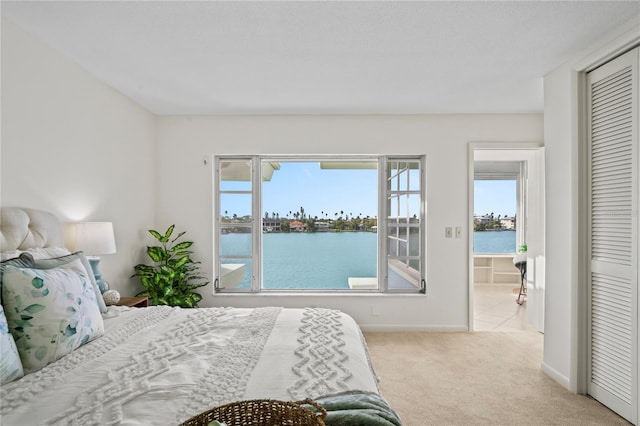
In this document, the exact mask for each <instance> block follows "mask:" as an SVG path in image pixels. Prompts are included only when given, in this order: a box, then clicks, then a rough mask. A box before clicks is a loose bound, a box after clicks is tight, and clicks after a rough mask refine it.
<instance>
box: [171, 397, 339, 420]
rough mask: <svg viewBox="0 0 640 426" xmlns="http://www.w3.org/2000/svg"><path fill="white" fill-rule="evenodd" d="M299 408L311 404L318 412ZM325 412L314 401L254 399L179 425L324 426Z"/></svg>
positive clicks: (230, 404) (215, 410) (212, 410)
mask: <svg viewBox="0 0 640 426" xmlns="http://www.w3.org/2000/svg"><path fill="white" fill-rule="evenodd" d="M303 405H311V406H313V407H315V408H316V409H317V410H318V412H315V411H313V410H311V409H310V408H306V407H303ZM326 416H327V412H326V410H325V409H324V408H323V407H322V406H321V405H320V404H318V403H316V402H315V401H312V400H311V399H305V400H303V401H277V400H273V399H254V400H248V401H238V402H232V403H229V404H225V405H221V406H220V407H216V408H212V409H211V410H208V411H205V412H204V413H200V414H198V415H197V416H194V417H192V418H190V419H189V420H187V421H186V422H184V423H182V425H181V426H208V424H209V423H211V422H212V421H214V420H217V421H219V422H224V423H225V424H226V425H227V426H281V425H292V426H293V425H295V426H324V418H325V417H326Z"/></svg>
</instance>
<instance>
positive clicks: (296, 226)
mask: <svg viewBox="0 0 640 426" xmlns="http://www.w3.org/2000/svg"><path fill="white" fill-rule="evenodd" d="M306 230H307V225H305V224H304V223H302V222H300V221H299V220H292V221H291V222H290V223H289V231H291V232H304V231H306Z"/></svg>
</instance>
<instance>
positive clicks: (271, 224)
mask: <svg viewBox="0 0 640 426" xmlns="http://www.w3.org/2000/svg"><path fill="white" fill-rule="evenodd" d="M281 230H282V228H281V227H280V219H272V218H264V219H262V232H280V231H281Z"/></svg>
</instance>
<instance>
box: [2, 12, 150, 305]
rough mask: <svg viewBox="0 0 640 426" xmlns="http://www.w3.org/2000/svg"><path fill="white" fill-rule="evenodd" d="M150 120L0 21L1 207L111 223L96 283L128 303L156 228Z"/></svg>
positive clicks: (118, 97) (112, 91)
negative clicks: (109, 251) (108, 248)
mask: <svg viewBox="0 0 640 426" xmlns="http://www.w3.org/2000/svg"><path fill="white" fill-rule="evenodd" d="M154 138H155V117H154V116H153V115H152V114H150V113H148V112H147V111H146V110H144V109H142V108H141V107H139V106H138V105H136V104H134V103H133V102H131V101H130V100H129V99H127V98H125V97H124V96H122V95H121V94H119V93H117V92H115V91H114V90H113V89H111V88H109V87H107V86H106V85H104V84H102V83H100V82H98V81H97V80H96V79H95V78H94V77H93V76H91V75H90V74H88V73H87V72H85V71H84V70H83V69H81V68H80V67H78V66H77V65H75V64H74V63H72V62H70V61H69V60H67V59H66V58H64V57H63V56H62V55H60V54H59V53H58V52H56V51H54V50H53V49H51V48H49V47H48V46H46V45H45V44H44V43H42V42H41V41H40V40H38V39H36V38H34V37H32V36H30V35H29V34H27V33H25V32H24V31H23V30H22V29H20V28H18V27H17V26H15V25H13V24H12V23H11V22H8V21H6V20H5V19H3V20H2V146H1V148H2V158H1V161H2V163H1V191H2V192H1V193H0V195H1V198H0V202H1V204H2V206H14V207H31V208H38V209H43V210H48V211H51V212H53V213H55V214H57V215H58V217H59V218H60V219H61V220H63V221H78V220H95V221H102V220H104V221H112V222H113V224H114V229H115V234H116V244H117V249H118V252H117V254H114V255H106V256H103V257H102V261H101V263H100V265H101V270H102V272H103V275H104V277H105V278H106V279H107V280H108V281H110V283H111V285H112V287H113V288H116V289H118V290H121V292H122V293H124V294H127V293H130V291H131V288H130V287H131V286H132V282H133V281H131V280H129V276H130V275H131V273H132V272H133V265H134V264H135V263H136V262H137V261H141V260H143V259H142V257H141V255H142V252H141V249H142V248H143V246H142V244H141V242H142V240H143V235H144V233H145V230H146V229H148V227H150V226H152V225H153V221H154V211H153V208H154V204H153V203H154V191H155V185H154V183H153V170H154V162H155V158H154V147H153V143H154Z"/></svg>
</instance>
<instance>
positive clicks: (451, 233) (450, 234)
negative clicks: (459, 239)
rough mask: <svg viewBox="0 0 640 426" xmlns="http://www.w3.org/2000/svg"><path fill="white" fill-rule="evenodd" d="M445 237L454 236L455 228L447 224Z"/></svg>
mask: <svg viewBox="0 0 640 426" xmlns="http://www.w3.org/2000/svg"><path fill="white" fill-rule="evenodd" d="M444 237H445V238H452V237H453V228H452V227H450V226H447V227H446V228H444Z"/></svg>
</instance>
